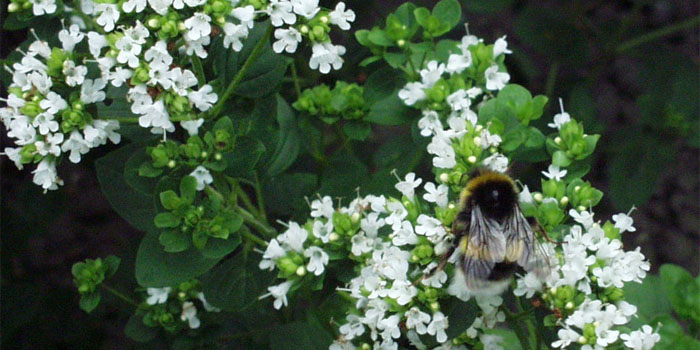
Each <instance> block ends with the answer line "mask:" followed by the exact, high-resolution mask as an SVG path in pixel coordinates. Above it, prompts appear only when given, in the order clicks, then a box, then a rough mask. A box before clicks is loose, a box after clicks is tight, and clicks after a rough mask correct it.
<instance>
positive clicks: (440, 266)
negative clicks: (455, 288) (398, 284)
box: [413, 246, 456, 286]
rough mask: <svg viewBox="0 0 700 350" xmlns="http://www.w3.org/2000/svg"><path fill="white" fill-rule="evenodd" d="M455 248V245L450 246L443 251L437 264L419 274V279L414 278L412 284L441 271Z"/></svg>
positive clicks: (416, 283)
mask: <svg viewBox="0 0 700 350" xmlns="http://www.w3.org/2000/svg"><path fill="white" fill-rule="evenodd" d="M455 248H456V247H455V246H452V247H450V249H449V250H448V251H447V252H445V254H443V255H442V257H441V258H440V264H438V266H435V267H434V268H433V269H432V270H430V272H428V273H426V274H423V276H420V278H419V279H417V280H415V282H413V286H417V285H418V284H419V283H421V281H423V280H424V279H426V278H430V277H432V276H433V275H434V274H436V273H438V272H439V271H442V269H444V268H445V265H447V261H448V260H449V259H450V256H452V254H454V252H455Z"/></svg>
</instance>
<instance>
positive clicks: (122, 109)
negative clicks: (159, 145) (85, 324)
mask: <svg viewBox="0 0 700 350" xmlns="http://www.w3.org/2000/svg"><path fill="white" fill-rule="evenodd" d="M128 91H129V87H128V86H127V85H126V84H124V85H122V86H121V87H114V86H112V85H111V84H110V85H108V87H107V92H106V94H105V100H104V101H102V102H98V103H96V107H97V115H98V116H99V117H100V119H116V120H120V119H123V118H138V117H139V116H138V115H136V114H134V113H133V112H131V103H130V102H129V101H127V100H126V96H127V92H128ZM142 129H143V128H142ZM120 133H121V127H120Z"/></svg>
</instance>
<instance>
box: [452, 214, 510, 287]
mask: <svg viewBox="0 0 700 350" xmlns="http://www.w3.org/2000/svg"><path fill="white" fill-rule="evenodd" d="M467 227H468V230H467V232H465V234H464V235H463V236H462V237H461V238H460V242H459V248H460V249H459V253H460V254H461V261H460V262H459V264H460V267H461V269H462V271H464V277H465V280H466V282H467V287H468V288H469V289H471V290H480V289H483V288H485V287H487V286H488V285H489V283H488V278H489V276H490V275H491V272H492V271H493V269H494V266H495V265H496V263H499V262H502V261H503V257H504V255H505V250H506V241H505V236H504V235H503V229H502V227H501V224H499V223H498V222H497V221H496V220H493V219H490V218H487V217H485V216H484V214H483V213H482V211H481V208H480V207H479V206H478V205H475V206H473V207H472V210H471V218H470V220H469V223H468V226H467Z"/></svg>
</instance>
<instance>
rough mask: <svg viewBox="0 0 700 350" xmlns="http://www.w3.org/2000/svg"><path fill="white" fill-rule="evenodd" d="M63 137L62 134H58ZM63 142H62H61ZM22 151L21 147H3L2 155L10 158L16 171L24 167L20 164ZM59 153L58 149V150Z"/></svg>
mask: <svg viewBox="0 0 700 350" xmlns="http://www.w3.org/2000/svg"><path fill="white" fill-rule="evenodd" d="M59 135H61V136H63V134H59ZM61 141H63V140H61ZM21 151H22V147H15V148H12V147H5V150H4V153H5V155H6V156H7V158H10V160H11V161H12V162H13V163H15V166H16V167H17V169H18V170H22V169H24V165H23V164H22V155H21V154H20V153H19V152H21ZM59 152H60V148H59Z"/></svg>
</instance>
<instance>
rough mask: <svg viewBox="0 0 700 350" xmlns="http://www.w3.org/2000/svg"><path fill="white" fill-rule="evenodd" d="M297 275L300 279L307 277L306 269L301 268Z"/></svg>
mask: <svg viewBox="0 0 700 350" xmlns="http://www.w3.org/2000/svg"><path fill="white" fill-rule="evenodd" d="M296 274H297V276H299V277H301V276H304V275H306V268H304V266H299V267H298V268H297V271H296Z"/></svg>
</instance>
